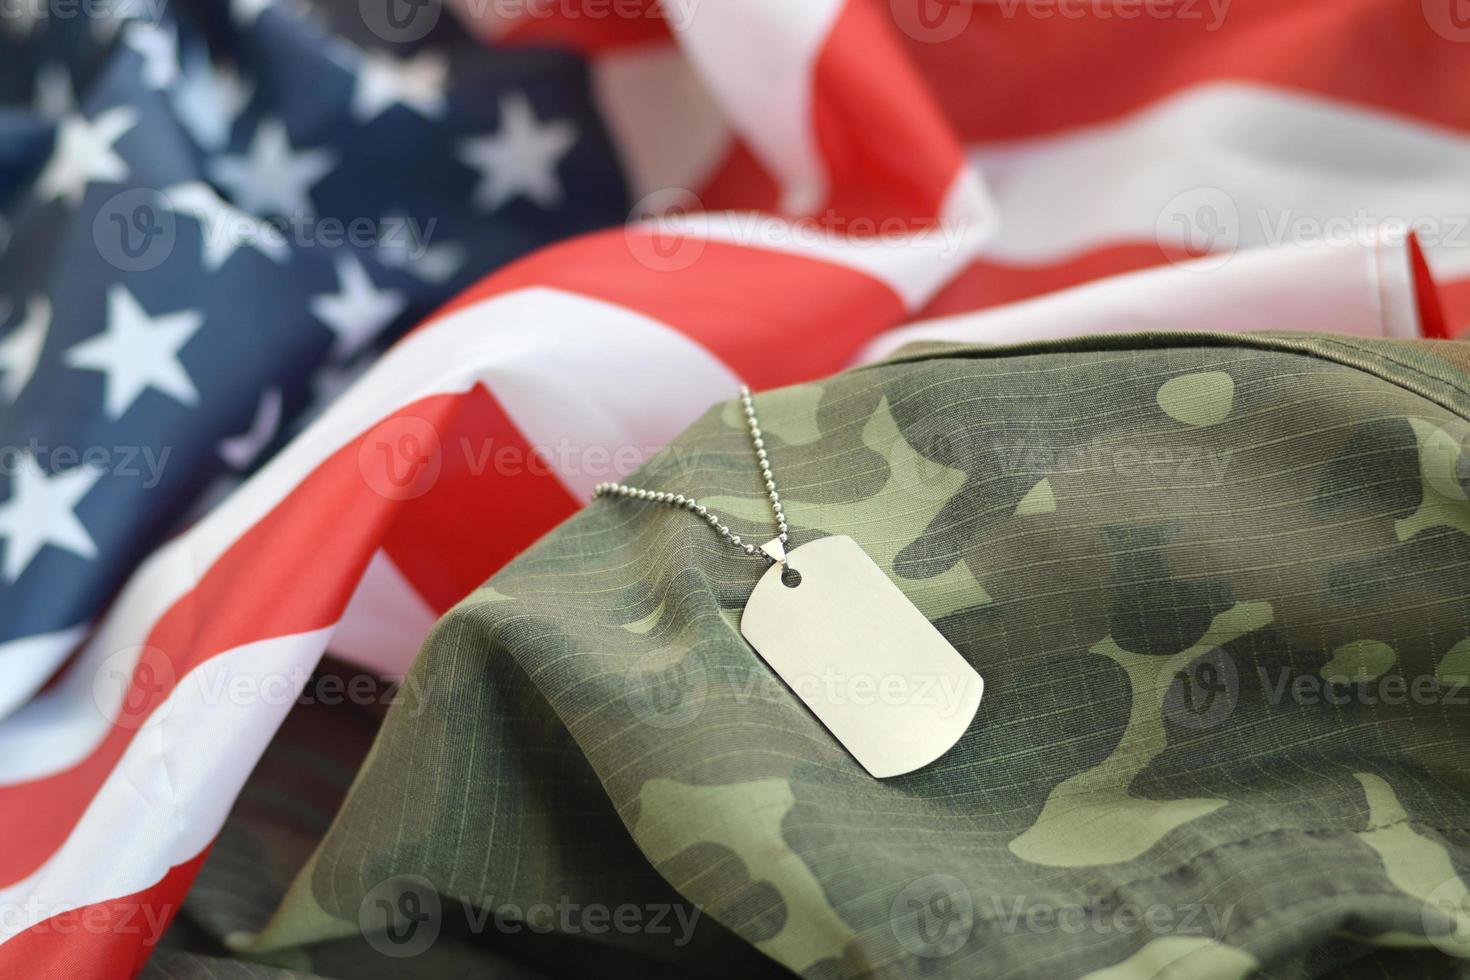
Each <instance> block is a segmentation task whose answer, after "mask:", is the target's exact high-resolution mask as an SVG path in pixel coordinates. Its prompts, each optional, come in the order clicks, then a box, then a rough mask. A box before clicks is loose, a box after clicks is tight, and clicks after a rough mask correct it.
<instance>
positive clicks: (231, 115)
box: [168, 47, 253, 150]
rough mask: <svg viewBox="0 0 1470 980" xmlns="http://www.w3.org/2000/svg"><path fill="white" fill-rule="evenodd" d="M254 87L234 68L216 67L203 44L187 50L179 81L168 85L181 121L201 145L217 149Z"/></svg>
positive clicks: (226, 140) (228, 132) (227, 137)
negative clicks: (241, 77) (242, 78)
mask: <svg viewBox="0 0 1470 980" xmlns="http://www.w3.org/2000/svg"><path fill="white" fill-rule="evenodd" d="M252 89H253V87H252V86H250V85H247V84H245V83H244V82H243V81H241V79H240V75H239V73H238V72H237V71H235V69H234V68H231V67H228V66H226V67H223V68H220V69H218V70H216V69H215V67H214V64H213V62H211V61H210V58H209V52H208V51H207V50H205V49H204V48H202V47H199V48H190V49H188V50H187V51H185V53H184V69H183V72H182V73H181V74H180V75H179V81H178V83H177V84H176V85H174V86H173V87H172V88H171V89H169V92H168V95H169V101H170V103H171V104H172V105H173V108H174V114H175V115H176V116H178V117H179V122H181V123H183V124H184V128H185V129H187V130H188V131H189V135H190V136H192V137H194V142H196V143H198V144H199V146H200V148H201V149H205V150H218V149H221V148H223V147H224V145H225V144H226V143H227V142H229V139H230V130H231V129H233V128H234V126H235V119H236V117H238V116H239V115H240V112H241V110H242V109H244V108H245V106H246V104H247V103H249V101H250V95H251V92H252Z"/></svg>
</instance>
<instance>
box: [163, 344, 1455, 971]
mask: <svg viewBox="0 0 1470 980" xmlns="http://www.w3.org/2000/svg"><path fill="white" fill-rule="evenodd" d="M1467 381H1470V353H1467V348H1466V347H1465V346H1462V345H1456V344H1450V343H1434V342H1387V341H1377V342H1369V341H1352V340H1347V339H1343V338H1327V337H1304V336H1302V335H1291V336H1274V335H1245V336H1231V337H1223V336H1212V335H1153V336H1133V337H1107V338H1084V339H1080V340H1074V341H1061V342H1054V343H1045V344H1034V345H1026V346H1023V347H1009V348H973V347H943V346H935V347H927V348H924V349H921V350H917V351H911V352H905V353H903V354H900V355H899V356H898V357H896V358H894V359H892V360H891V361H889V362H886V363H884V364H881V365H877V366H873V367H869V368H864V369H860V370H855V371H851V372H848V373H846V374H843V375H839V376H837V377H834V378H831V379H828V380H825V381H822V382H820V383H815V384H809V385H803V386H799V387H795V388H789V389H785V390H781V391H774V392H769V393H763V394H760V395H758V396H757V398H756V405H757V407H758V410H759V412H760V417H761V423H762V427H763V429H764V430H765V439H766V444H767V449H768V451H769V452H770V456H771V461H772V465H773V467H774V469H775V473H776V478H777V480H778V482H779V484H780V487H781V493H782V500H783V503H784V504H785V506H786V511H787V514H788V516H789V519H790V522H791V529H792V538H793V544H794V545H797V546H799V545H801V544H802V543H804V542H807V541H811V540H814V539H816V538H819V537H821V536H824V535H828V534H846V535H849V536H851V537H853V538H854V539H856V540H857V541H858V542H859V543H860V544H861V545H862V546H863V548H864V549H865V550H866V551H867V553H868V554H869V555H871V556H872V558H873V559H874V561H876V562H877V563H878V564H879V565H880V567H882V568H883V569H884V570H885V572H887V573H888V574H889V575H890V577H891V578H892V579H893V581H894V582H895V583H897V584H898V586H899V587H900V588H901V589H902V590H903V591H904V592H905V593H906V594H907V595H908V596H909V597H910V598H911V599H912V601H913V602H914V603H916V604H917V605H918V606H919V608H920V609H921V610H922V611H923V612H924V613H925V614H926V615H927V616H928V617H929V618H930V619H931V620H932V621H933V622H934V623H935V624H936V625H937V626H938V628H939V629H940V630H941V631H942V632H943V633H944V635H945V636H946V637H947V638H948V639H949V640H950V641H951V642H952V643H953V644H954V646H955V647H956V648H957V649H958V650H959V651H960V653H961V654H962V655H963V656H965V657H966V659H967V660H969V662H970V663H972V664H973V665H974V666H975V667H976V669H977V670H979V672H980V673H981V674H982V675H983V676H984V678H985V683H986V693H985V699H984V701H983V702H982V704H981V706H980V711H979V714H978V716H977V717H976V719H975V721H974V722H973V723H972V724H971V726H970V729H969V731H968V733H967V734H966V735H965V736H964V737H963V738H962V739H961V741H960V742H959V743H958V744H957V745H956V746H955V748H954V749H952V750H951V751H950V752H949V753H948V754H947V755H946V756H944V757H943V758H941V759H940V760H939V761H938V762H936V763H934V764H933V765H931V766H929V767H927V768H925V769H922V770H920V771H918V772H915V773H912V774H910V775H907V776H902V777H898V778H895V779H890V780H885V781H876V780H874V779H872V778H870V777H868V776H867V775H866V774H865V773H864V772H863V770H862V769H861V768H860V767H859V766H858V765H857V763H856V762H854V761H853V760H852V759H851V758H850V757H849V756H848V755H847V754H846V753H845V752H844V751H843V749H842V748H841V746H840V745H838V744H837V743H836V742H835V741H834V740H833V739H832V738H831V737H830V736H829V735H828V734H827V733H826V731H825V730H824V729H823V728H822V727H821V725H820V724H819V723H818V722H817V721H816V720H815V719H814V718H813V717H812V715H811V714H809V713H808V712H807V710H806V709H805V708H804V707H803V706H802V704H801V703H800V701H799V700H798V699H797V698H796V697H795V696H794V695H793V694H792V693H791V692H790V691H789V690H787V689H786V688H785V687H783V686H782V685H781V684H780V682H779V681H778V680H776V679H775V678H774V677H773V676H772V675H771V673H770V672H769V671H768V670H767V669H766V668H765V666H764V665H763V664H762V662H761V661H760V660H759V659H758V658H757V657H756V656H755V654H754V653H753V652H752V651H751V649H750V648H749V647H748V646H747V645H746V644H745V642H744V641H743V640H742V639H741V637H740V634H739V631H738V623H739V616H740V610H741V608H742V605H743V603H744V601H745V599H746V597H747V596H748V594H749V592H750V590H751V587H752V585H753V584H754V582H755V580H756V579H757V578H758V577H759V575H760V574H761V573H762V571H763V570H764V564H763V563H762V562H760V561H758V560H755V559H751V558H749V557H746V556H744V555H742V554H740V553H738V552H737V551H735V550H734V549H732V548H730V547H729V546H728V545H726V544H725V543H723V542H721V541H720V540H719V539H718V538H717V537H716V536H715V535H714V534H713V533H712V532H711V531H710V530H709V529H708V528H707V527H705V526H703V525H702V524H701V523H699V522H698V521H697V520H695V519H693V518H691V517H690V516H689V515H688V514H686V513H683V512H680V511H676V510H672V509H669V508H666V507H658V506H655V505H651V504H646V503H639V502H636V501H626V500H610V501H609V500H604V501H599V502H597V503H595V504H593V505H591V506H589V507H587V508H586V509H584V510H583V511H582V512H581V513H580V514H578V515H577V516H576V517H574V518H573V519H571V520H569V521H568V522H566V523H565V524H564V525H562V526H561V527H559V528H558V529H557V530H555V531H554V532H552V533H551V534H550V535H548V536H547V537H546V538H544V539H543V540H542V541H540V542H539V543H538V544H537V545H536V546H535V547H533V548H532V549H531V550H529V551H528V552H526V553H525V554H523V555H522V556H521V557H520V558H518V559H517V560H516V561H515V562H513V563H512V564H511V565H510V566H508V567H507V568H505V569H504V570H503V571H502V572H501V573H500V574H498V575H496V576H495V577H494V578H493V579H491V581H490V582H488V583H487V584H486V585H485V586H484V587H483V588H481V589H480V590H479V591H477V592H476V593H474V594H473V595H471V596H469V597H468V598H466V599H465V600H464V601H463V602H461V603H460V604H459V605H458V606H457V607H456V608H455V609H454V610H453V611H451V612H450V613H449V615H447V616H446V617H445V618H444V619H443V621H441V623H440V624H439V625H438V627H437V628H436V629H435V631H434V633H433V635H432V636H431V638H430V639H429V640H428V642H427V644H426V645H425V647H424V650H423V652H422V654H421V655H420V657H419V659H418V661H417V663H416V665H415V667H414V672H415V674H417V675H421V678H422V679H423V680H424V681H426V682H428V683H426V685H425V686H423V687H421V689H423V690H427V691H429V692H431V693H429V694H428V695H426V696H425V697H424V698H422V700H421V701H420V702H418V703H401V704H398V705H396V706H395V707H394V708H393V709H392V710H391V711H390V712H389V713H388V716H387V718H386V720H385V722H384V724H383V727H382V730H381V732H380V734H379V735H378V737H377V739H376V741H375V742H374V744H373V746H372V748H371V751H370V752H369V753H368V754H367V756H366V758H365V760H364V761H363V763H362V766H361V768H360V770H359V771H358V773H357V776H356V779H355V781H354V783H353V785H352V787H351V789H350V791H348V792H347V793H346V795H345V798H344V799H343V800H342V803H341V805H340V808H338V809H337V811H336V815H335V818H334V819H333V820H332V822H331V826H330V828H329V829H327V830H326V831H325V832H324V833H323V834H321V836H320V838H319V840H317V841H316V842H315V846H314V847H313V848H312V849H311V851H310V853H309V855H306V854H303V856H302V857H301V859H300V860H299V861H297V862H295V864H294V865H290V864H289V862H288V864H287V865H282V866H280V867H278V868H277V872H276V873H277V874H278V876H279V877H280V879H281V883H280V887H279V894H278V895H276V896H275V897H274V899H273V901H271V902H268V903H265V905H263V906H259V907H252V909H250V910H246V911H245V912H244V913H242V914H241V915H240V916H239V918H238V921H235V922H234V923H232V924H231V923H228V922H227V921H226V920H225V919H222V918H221V916H220V914H219V913H218V909H217V906H218V904H219V903H218V902H216V903H213V904H211V903H203V906H202V907H201V908H199V909H196V908H194V907H193V904H192V903H193V901H194V900H193V898H192V897H191V907H190V910H189V911H190V915H189V917H188V918H189V920H190V922H191V923H193V924H194V926H195V927H201V928H203V929H204V930H205V931H206V932H207V933H208V934H209V935H211V936H213V937H214V939H215V940H216V941H217V942H219V943H220V944H221V945H222V946H223V947H224V948H225V949H227V950H228V953H225V952H221V955H233V956H235V957H241V958H244V959H248V960H250V961H253V962H255V963H258V964H268V965H270V966H273V967H275V968H279V969H286V970H291V971H297V972H296V973H295V974H294V975H297V976H301V975H309V974H312V973H318V974H321V975H325V976H344V977H348V976H350V977H354V978H355V977H368V976H454V975H457V974H459V973H463V972H464V971H465V970H471V971H473V975H475V976H502V975H503V976H520V975H553V976H555V975H566V974H567V972H568V971H573V970H575V972H577V973H579V974H580V973H582V972H584V971H586V970H589V969H597V970H598V971H599V974H600V975H608V974H610V973H611V974H614V975H616V974H618V973H620V972H621V971H623V970H624V969H625V968H626V969H627V970H630V971H635V972H636V973H637V974H638V975H665V974H667V975H700V976H704V975H711V976H727V975H728V976H740V977H749V976H761V975H768V974H769V975H775V974H776V973H782V972H785V971H792V972H795V973H798V974H801V975H803V976H807V977H813V978H837V977H859V976H875V977H930V976H934V977H955V978H965V980H969V978H989V977H995V978H1001V977H1005V978H1030V977H1036V978H1047V980H1050V978H1071V977H1087V978H1092V980H1103V978H1107V980H1120V978H1129V977H1177V978H1197V977H1204V978H1220V980H1225V978H1238V977H1247V976H1260V977H1281V978H1288V977H1290V978H1295V977H1306V976H1321V975H1339V976H1343V977H1359V976H1362V977H1381V976H1451V975H1460V974H1461V972H1462V970H1461V968H1460V962H1461V959H1462V958H1463V957H1466V956H1470V892H1467V886H1466V881H1467V879H1466V877H1465V875H1466V872H1467V871H1470V832H1467V828H1470V785H1467V783H1470V778H1467V776H1466V773H1467V772H1470V727H1467V713H1470V707H1467V702H1470V683H1467V682H1470V500H1467V488H1470V423H1467V421H1466V419H1467V416H1470V391H1467ZM732 394H733V393H732ZM629 482H632V483H635V484H637V485H639V486H646V487H650V488H654V489H661V490H669V491H672V492H678V493H684V494H688V495H692V496H695V497H697V498H698V499H699V500H700V501H701V502H702V503H704V504H706V505H707V506H708V507H709V508H710V509H711V510H713V511H715V512H716V513H718V514H720V515H721V516H722V517H724V518H726V519H727V520H728V521H729V523H730V524H731V527H732V529H733V530H735V531H736V532H737V533H738V534H740V535H741V536H742V537H744V538H745V539H746V540H749V541H755V542H761V541H765V540H767V539H768V538H769V537H771V536H772V525H771V517H770V513H769V510H768V504H767V502H766V500H765V495H764V492H763V488H762V487H761V486H760V485H759V483H758V481H757V478H756V470H755V468H754V465H753V461H752V457H751V449H750V446H749V442H748V438H747V436H746V433H745V431H744V428H743V425H742V421H741V419H740V417H739V414H738V411H737V409H736V407H735V403H734V402H731V403H728V404H724V405H721V406H719V407H717V408H715V409H713V410H711V411H710V412H709V413H708V414H707V415H706V416H705V417H704V418H702V419H701V420H700V421H699V422H698V423H697V424H695V425H694V426H693V427H692V428H690V429H689V430H688V431H687V432H686V433H685V434H684V435H683V436H681V437H680V438H679V439H678V440H677V442H676V443H675V444H674V445H672V446H670V447H669V448H668V450H667V451H665V452H664V453H663V454H661V455H660V456H659V457H658V458H656V459H654V460H653V461H651V462H650V463H649V464H648V465H647V466H645V467H644V468H643V470H642V471H640V472H639V473H638V474H636V475H635V476H634V477H632V478H630V480H629ZM895 657H901V651H896V652H895ZM870 680H871V679H870ZM877 680H879V681H881V679H877ZM880 686H881V685H880ZM851 696H856V695H855V694H852V695H851ZM229 837H230V835H229V833H228V832H227V835H226V842H227V841H228V840H229ZM224 850H225V844H224V843H222V845H221V852H220V853H224ZM238 851H239V848H233V849H231V856H230V858H229V859H228V860H224V859H222V858H221V857H220V853H217V854H216V855H215V858H214V859H212V860H211V861H210V863H209V864H208V865H207V866H206V869H205V872H204V873H203V875H202V876H201V879H200V888H201V889H208V888H211V887H213V888H214V889H215V890H216V891H221V890H223V891H229V890H230V889H231V887H233V886H231V885H230V884H229V883H230V881H231V880H232V876H233V878H234V879H238V880H239V881H240V882H241V883H242V886H243V883H244V882H248V881H249V880H250V877H251V876H252V875H253V874H257V873H258V872H257V870H255V869H258V868H259V867H260V866H261V865H262V864H265V863H268V862H267V861H266V860H265V858H263V857H262V858H259V859H257V860H255V861H253V862H252V861H251V860H249V859H248V856H247V857H245V858H242V857H241V856H240V854H239V853H238ZM285 867H289V874H282V873H281V868H285ZM558 903H561V905H562V906H566V905H569V904H574V905H576V906H578V907H579V908H583V909H586V908H599V907H600V908H602V909H604V910H605V911H607V910H616V909H618V908H619V907H622V906H627V907H631V908H633V909H635V910H636V911H637V913H638V915H637V917H636V918H637V921H636V923H635V921H634V919H635V916H634V915H633V914H631V913H630V914H628V915H627V917H626V919H625V923H626V924H629V928H606V929H603V930H602V931H600V932H599V931H598V930H597V929H595V928H593V923H592V922H591V920H586V919H582V920H579V919H577V918H576V917H575V916H573V917H571V918H567V917H561V918H560V919H559V921H558V922H557V923H556V924H555V925H553V926H552V927H551V928H549V929H548V930H546V931H543V932H539V933H537V934H536V935H534V936H530V935H527V934H526V931H525V930H521V931H516V929H515V926H517V925H519V924H521V920H518V919H516V917H515V916H514V915H507V916H505V917H503V918H497V919H494V920H492V921H490V922H489V923H488V924H487V922H486V921H485V918H484V916H476V915H475V910H495V909H500V910H506V909H509V910H510V911H511V912H516V911H519V912H522V913H525V910H528V909H530V908H532V907H535V906H538V905H545V906H547V907H552V908H555V907H556V906H557V904H558ZM267 906H268V908H267ZM660 907H667V908H668V909H674V910H681V911H682V913H683V914H684V917H685V919H686V920H687V918H688V917H689V915H694V917H695V919H696V920H697V921H695V922H694V923H692V925H691V928H689V929H688V930H683V931H681V929H680V928H679V925H678V917H676V916H675V915H674V914H673V913H672V912H669V913H668V914H667V915H666V916H665V919H666V920H667V922H665V924H668V922H673V923H674V927H673V928H672V929H671V930H668V931H659V930H656V929H654V928H653V927H652V925H651V919H652V918H653V916H652V914H651V913H650V911H649V910H652V909H657V908H660ZM211 913H213V918H212V919H211V917H210V914H211ZM696 913H697V914H696ZM525 917H526V921H529V913H525ZM477 919H478V921H476V920H477ZM416 923H422V924H423V928H422V930H418V933H417V934H415V930H416V929H417V926H416ZM201 924H202V925H201ZM409 926H415V928H409ZM428 933H432V934H433V935H432V937H431V938H430V940H429V941H428V942H427V943H423V942H422V940H423V937H424V935H427V934H428ZM531 940H535V941H534V942H533V941H531ZM163 956H171V957H173V960H172V961H170V964H169V967H168V972H167V973H166V974H159V975H160V976H163V975H168V976H193V975H198V976H210V975H223V976H230V975H231V974H224V973H219V974H217V973H211V972H209V970H210V969H211V967H210V966H208V965H207V961H205V960H204V959H203V958H201V957H191V956H190V954H187V953H177V952H175V953H166V954H161V957H163ZM200 963H205V964H206V965H204V966H202V967H200V966H199V964H200ZM589 964H591V965H590V966H589ZM242 968H243V967H242ZM194 969H197V970H198V971H199V972H197V974H196V973H191V972H189V971H190V970H194ZM258 969H259V970H260V971H261V972H254V973H248V974H247V973H241V974H239V975H240V976H242V977H247V976H248V977H258V978H260V980H266V978H269V977H274V976H276V975H277V974H276V973H272V972H269V971H267V970H266V967H265V966H260V967H258ZM528 971H529V972H528Z"/></svg>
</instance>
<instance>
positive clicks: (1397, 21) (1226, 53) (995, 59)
mask: <svg viewBox="0 0 1470 980" xmlns="http://www.w3.org/2000/svg"><path fill="white" fill-rule="evenodd" d="M894 2H895V3H901V4H902V6H901V7H898V8H896V9H895V10H894V14H895V20H896V22H897V23H898V24H899V25H900V27H901V28H903V27H907V31H906V35H907V37H908V40H909V50H910V52H911V54H912V56H913V58H914V60H915V61H916V62H917V63H918V65H919V69H920V71H921V72H922V73H923V74H924V76H925V77H926V79H927V81H928V83H929V89H930V91H932V92H933V93H934V98H936V99H937V100H939V102H940V104H941V106H942V107H943V109H944V112H945V114H946V116H947V117H948V118H949V120H950V121H951V123H952V124H953V125H954V126H955V127H956V128H957V129H958V131H959V134H960V137H961V138H962V139H964V140H966V141H976V140H994V139H1012V138H1016V137H1023V136H1036V135H1040V134H1043V133H1050V132H1055V131H1056V130H1060V129H1067V128H1070V127H1074V126H1083V125H1087V124H1090V123H1096V122H1099V121H1102V120H1105V119H1110V118H1114V117H1117V116H1121V115H1124V114H1125V113H1128V112H1131V111H1133V110H1136V109H1140V108H1142V107H1143V106H1145V105H1147V104H1149V103H1151V102H1153V101H1155V100H1157V99H1159V98H1161V97H1163V96H1166V95H1168V94H1170V93H1171V92H1175V91H1178V90H1180V89H1183V88H1187V87H1189V86H1191V85H1197V84H1200V83H1202V82H1209V81H1217V80H1228V81H1237V82H1261V83H1266V84H1271V85H1279V86H1283V87H1288V88H1294V89H1297V90H1300V91H1304V92H1311V93H1316V94H1318V95H1323V96H1328V97H1331V98H1336V99H1343V100H1348V101H1352V102H1356V103H1359V104H1361V105H1364V106H1373V107H1376V108H1379V109H1384V110H1387V111H1389V112H1391V113H1393V114H1395V115H1398V116H1404V117H1408V118H1413V119H1420V120H1425V121H1428V122H1433V123H1438V124H1440V125H1444V126H1452V127H1455V128H1456V129H1461V130H1470V98H1467V97H1466V74H1467V61H1466V57H1465V45H1464V44H1463V43H1456V42H1455V41H1452V40H1450V39H1449V38H1448V37H1446V36H1443V35H1442V34H1440V33H1437V32H1436V31H1435V29H1434V27H1433V26H1432V25H1431V23H1430V17H1431V16H1432V15H1433V12H1432V11H1428V10H1427V7H1428V6H1429V5H1425V4H1420V3H1413V2H1404V0H1230V2H1229V3H1226V4H1223V7H1224V16H1223V17H1221V18H1219V20H1218V21H1215V20H1214V18H1213V16H1212V4H1211V2H1210V0H1199V2H1197V3H1190V4H1184V3H1178V4H1164V5H1162V7H1161V6H1160V5H1157V4H1143V3H1123V2H1118V3H1110V4H1101V5H1095V4H1092V3H1083V2H1071V3H1069V2H1059V0H1013V2H1006V3H971V2H966V0H894ZM1219 6H1220V4H1215V5H1214V7H1215V8H1218V7H1219ZM1437 6H1440V7H1442V8H1443V11H1444V14H1443V16H1445V17H1448V16H1449V11H1450V10H1451V8H1452V7H1453V6H1454V4H1453V2H1450V0H1446V2H1444V3H1443V4H1439V5H1437ZM1097 9H1102V10H1104V11H1107V12H1109V15H1108V16H1097V15H1095V14H1094V13H1093V11H1095V10H1097ZM1155 9H1159V10H1162V11H1163V13H1161V14H1152V13H1150V11H1152V10H1155ZM1130 11H1131V12H1132V14H1133V16H1123V14H1124V13H1125V12H1130ZM920 12H923V13H924V14H926V15H927V16H926V17H925V18H924V19H920V18H919V16H918V15H919V13H920ZM1064 14H1065V15H1064ZM1212 24H1214V25H1215V26H1213V27H1212V26H1211V25H1212ZM955 30H959V31H960V33H959V34H958V36H954V37H949V36H950V35H951V33H952V32H953V31H955ZM1446 33H1454V31H1453V30H1448V31H1447V32H1446ZM945 38H949V39H945Z"/></svg>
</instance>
